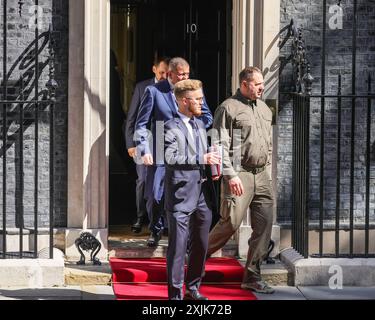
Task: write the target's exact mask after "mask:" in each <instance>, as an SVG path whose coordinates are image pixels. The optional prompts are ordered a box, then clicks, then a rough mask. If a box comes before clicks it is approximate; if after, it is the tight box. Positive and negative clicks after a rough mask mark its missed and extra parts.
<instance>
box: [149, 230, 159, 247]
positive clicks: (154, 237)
mask: <svg viewBox="0 0 375 320" xmlns="http://www.w3.org/2000/svg"><path fill="white" fill-rule="evenodd" d="M160 239H161V231H160V232H158V233H154V232H151V234H150V237H149V238H148V240H147V246H148V247H157V246H158V244H159V241H160Z"/></svg>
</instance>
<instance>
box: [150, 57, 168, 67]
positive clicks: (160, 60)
mask: <svg viewBox="0 0 375 320" xmlns="http://www.w3.org/2000/svg"><path fill="white" fill-rule="evenodd" d="M169 60H171V58H169V57H163V56H162V57H156V58H155V59H154V64H153V65H154V66H155V67H157V66H158V65H159V64H160V63H162V62H164V63H165V64H166V65H169Z"/></svg>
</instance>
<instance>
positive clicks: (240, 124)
mask: <svg viewBox="0 0 375 320" xmlns="http://www.w3.org/2000/svg"><path fill="white" fill-rule="evenodd" d="M239 80H240V88H239V89H238V90H237V92H236V94H235V95H234V96H232V97H230V98H228V99H227V100H225V101H224V102H223V103H222V104H221V105H220V106H219V107H218V108H217V109H216V112H215V116H214V122H213V128H214V129H216V130H217V131H218V134H219V138H220V142H221V144H222V147H223V179H222V181H221V209H220V216H221V217H220V220H219V222H218V223H217V224H216V225H215V227H214V228H213V229H212V231H211V232H210V235H209V248H208V253H207V254H208V255H211V254H212V253H214V252H215V251H216V250H218V249H220V248H222V247H223V246H224V245H225V243H226V242H227V241H228V240H229V238H230V237H231V236H232V235H233V234H234V232H235V231H236V230H237V229H238V228H239V226H240V224H241V222H242V220H243V219H244V217H245V215H246V213H247V209H248V208H250V215H251V227H252V229H253V231H252V234H251V237H250V239H249V249H248V254H247V261H246V267H245V272H244V277H243V282H242V285H241V287H242V288H243V289H248V290H253V291H256V292H259V293H273V292H274V290H273V289H272V288H271V287H269V286H268V285H267V284H266V283H265V282H264V281H262V279H261V274H260V265H261V263H262V261H263V259H264V258H265V257H266V255H267V250H268V244H269V242H270V238H271V230H272V221H273V215H272V212H273V191H272V186H271V177H270V172H271V165H270V164H271V163H270V161H271V153H272V133H271V131H272V127H271V122H272V112H271V110H270V109H269V108H268V106H267V105H266V104H265V103H264V102H263V101H261V100H259V98H260V97H261V96H262V93H263V91H264V80H263V76H262V72H261V71H260V70H259V69H258V68H256V67H247V68H245V69H244V70H242V71H241V72H240V75H239Z"/></svg>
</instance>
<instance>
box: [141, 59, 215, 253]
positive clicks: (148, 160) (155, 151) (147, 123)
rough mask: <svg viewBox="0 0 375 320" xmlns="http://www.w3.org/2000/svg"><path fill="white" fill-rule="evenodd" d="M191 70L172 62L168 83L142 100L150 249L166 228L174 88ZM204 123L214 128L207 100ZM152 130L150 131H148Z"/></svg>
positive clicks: (155, 87) (154, 88)
mask: <svg viewBox="0 0 375 320" xmlns="http://www.w3.org/2000/svg"><path fill="white" fill-rule="evenodd" d="M189 72H190V66H189V64H188V63H187V61H186V60H185V59H183V58H180V57H175V58H173V59H171V61H170V62H169V67H168V79H167V80H163V81H160V82H158V83H156V84H155V85H152V86H148V87H147V88H146V90H145V93H144V95H143V97H142V102H141V105H140V107H139V111H138V116H137V120H136V125H135V128H136V132H135V135H136V140H137V150H139V152H140V155H141V156H142V161H143V163H144V164H145V165H146V166H147V174H146V187H145V188H146V189H145V194H146V199H147V202H148V205H147V206H148V208H152V213H151V222H150V231H151V234H150V237H149V239H148V241H147V245H148V246H150V247H155V246H157V245H158V243H159V240H160V239H161V235H162V231H163V225H162V224H161V223H160V221H161V220H160V212H161V208H163V207H164V205H163V201H164V176H165V167H164V152H163V148H164V146H163V140H164V139H163V132H164V130H163V126H164V122H165V121H168V120H170V119H172V118H174V117H175V115H176V114H177V108H178V107H177V103H176V99H175V97H174V94H173V91H172V90H173V88H174V86H175V85H176V83H178V82H179V81H182V80H186V79H188V78H189ZM200 119H201V120H202V121H203V122H204V124H205V127H206V128H208V127H209V126H210V125H211V124H212V114H211V112H210V110H209V108H208V106H207V104H206V101H205V100H204V99H203V104H202V115H201V116H200ZM148 128H150V131H148Z"/></svg>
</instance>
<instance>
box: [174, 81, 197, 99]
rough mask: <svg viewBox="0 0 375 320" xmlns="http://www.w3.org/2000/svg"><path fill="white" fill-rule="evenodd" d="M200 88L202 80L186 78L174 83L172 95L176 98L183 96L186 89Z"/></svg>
mask: <svg viewBox="0 0 375 320" xmlns="http://www.w3.org/2000/svg"><path fill="white" fill-rule="evenodd" d="M198 89H202V81H200V80H194V79H187V80H182V81H179V82H177V83H176V84H175V85H174V95H175V96H176V98H183V97H184V94H185V92H186V91H195V90H198Z"/></svg>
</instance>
